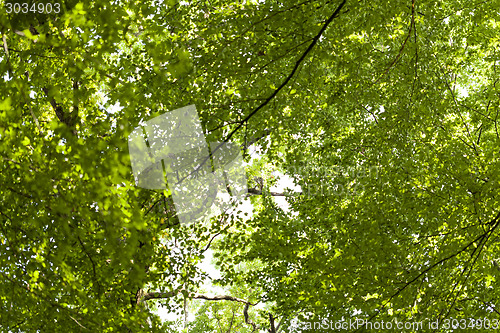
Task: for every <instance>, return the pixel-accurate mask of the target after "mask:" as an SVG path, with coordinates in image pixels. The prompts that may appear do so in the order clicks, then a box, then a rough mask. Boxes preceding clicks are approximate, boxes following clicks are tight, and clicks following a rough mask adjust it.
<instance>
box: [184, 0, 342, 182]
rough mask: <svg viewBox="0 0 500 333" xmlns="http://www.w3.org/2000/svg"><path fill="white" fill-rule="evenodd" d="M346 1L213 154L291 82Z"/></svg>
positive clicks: (202, 162)
mask: <svg viewBox="0 0 500 333" xmlns="http://www.w3.org/2000/svg"><path fill="white" fill-rule="evenodd" d="M346 1H347V0H343V1H342V3H341V4H340V5H339V6H338V7H337V9H336V10H335V12H333V14H332V15H331V16H330V17H329V18H328V19H327V20H326V22H325V24H323V26H322V27H321V29H320V31H319V32H318V33H317V34H316V36H314V38H313V40H312V42H311V44H309V47H308V48H307V49H306V50H305V51H304V53H303V54H302V56H301V57H300V58H299V60H297V61H296V62H295V66H294V67H293V69H292V71H291V72H290V74H288V76H287V77H286V79H285V80H284V81H283V82H282V83H281V85H280V86H279V87H278V88H276V89H275V90H274V91H273V92H272V93H271V95H270V96H269V97H268V98H266V99H265V100H264V102H262V103H261V104H260V105H259V106H258V107H257V108H255V109H254V110H253V111H252V112H250V113H249V114H248V116H246V117H245V118H244V119H243V120H241V121H239V124H238V126H236V128H235V129H234V130H232V131H231V133H229V135H228V136H227V137H226V138H225V139H224V142H221V143H220V144H219V145H218V146H217V147H215V149H214V150H213V151H212V154H213V153H215V152H216V151H217V150H219V149H220V148H221V147H222V146H223V145H224V143H225V142H228V141H229V140H230V139H231V137H232V136H233V135H234V134H235V133H236V132H238V131H239V130H240V129H241V128H242V127H243V125H245V123H246V122H247V121H248V120H250V118H252V117H253V116H254V115H255V114H256V113H257V112H259V110H260V109H262V108H263V107H264V106H266V105H267V104H269V102H270V101H271V100H273V98H274V97H276V95H278V93H279V92H280V91H281V90H282V89H283V88H284V87H285V86H286V85H287V84H288V82H290V80H291V79H292V77H293V76H294V75H295V73H296V72H297V70H298V69H299V67H300V65H301V64H302V62H303V61H304V60H305V58H306V57H307V55H308V54H309V53H310V52H311V50H312V49H313V47H314V46H315V45H316V43H317V42H318V40H319V39H320V37H321V36H322V35H323V33H324V32H325V30H326V28H328V26H329V25H330V23H332V21H333V19H334V18H336V17H337V15H338V14H339V13H340V10H341V9H342V8H343V7H344V5H345V3H346ZM208 159H209V156H207V157H206V158H205V159H204V160H203V161H201V163H200V165H199V166H198V167H197V168H196V169H195V170H194V171H193V172H192V173H191V174H194V173H196V172H198V170H199V169H200V168H201V167H202V166H203V165H205V163H207V161H208ZM191 174H189V175H186V176H184V177H183V178H182V179H181V180H180V181H179V182H178V183H177V184H180V183H181V182H183V181H184V180H185V179H186V178H187V177H189V176H190V175H191Z"/></svg>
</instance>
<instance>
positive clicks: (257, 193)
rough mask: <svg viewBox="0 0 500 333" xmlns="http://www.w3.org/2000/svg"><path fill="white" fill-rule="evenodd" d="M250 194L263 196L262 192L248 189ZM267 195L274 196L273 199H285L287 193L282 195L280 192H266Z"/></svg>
mask: <svg viewBox="0 0 500 333" xmlns="http://www.w3.org/2000/svg"><path fill="white" fill-rule="evenodd" d="M248 193H249V194H253V195H262V191H261V190H258V189H256V188H249V189H248ZM266 193H267V194H270V195H272V196H273V197H284V196H286V194H285V193H280V192H266Z"/></svg>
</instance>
